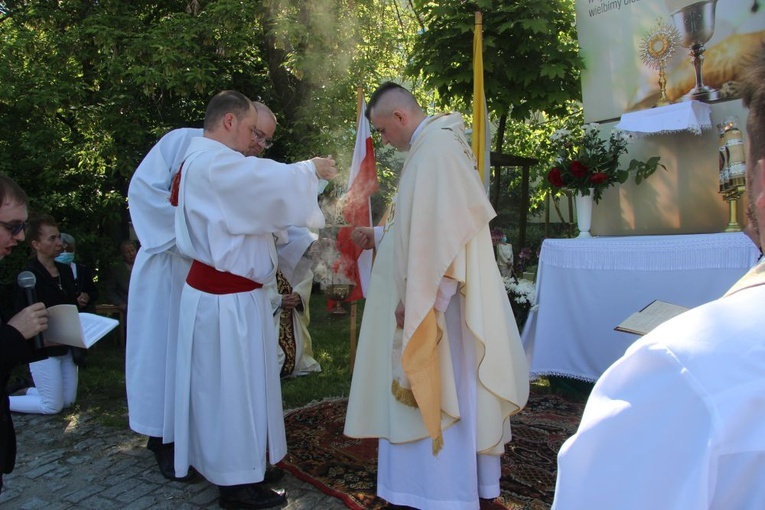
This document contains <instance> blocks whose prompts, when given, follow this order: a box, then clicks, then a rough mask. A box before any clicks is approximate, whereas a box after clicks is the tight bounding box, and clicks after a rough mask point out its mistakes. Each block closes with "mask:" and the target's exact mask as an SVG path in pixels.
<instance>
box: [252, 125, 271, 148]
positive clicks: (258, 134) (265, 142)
mask: <svg viewBox="0 0 765 510" xmlns="http://www.w3.org/2000/svg"><path fill="white" fill-rule="evenodd" d="M253 134H254V135H255V138H257V139H258V140H259V141H260V144H261V145H262V146H263V148H264V149H270V148H271V146H272V145H273V144H274V140H273V139H272V138H266V134H265V133H264V132H263V131H261V130H260V129H256V130H255V131H254V132H253Z"/></svg>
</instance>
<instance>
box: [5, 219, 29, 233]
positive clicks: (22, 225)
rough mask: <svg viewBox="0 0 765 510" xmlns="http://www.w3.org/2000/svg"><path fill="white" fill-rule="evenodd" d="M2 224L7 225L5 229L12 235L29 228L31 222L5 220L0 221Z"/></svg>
mask: <svg viewBox="0 0 765 510" xmlns="http://www.w3.org/2000/svg"><path fill="white" fill-rule="evenodd" d="M0 225H2V226H3V227H5V229H6V230H7V231H8V232H10V233H11V235H12V236H17V235H19V234H20V233H21V232H22V231H23V230H26V229H27V226H28V225H29V223H27V222H26V221H21V222H13V223H7V222H5V221H0Z"/></svg>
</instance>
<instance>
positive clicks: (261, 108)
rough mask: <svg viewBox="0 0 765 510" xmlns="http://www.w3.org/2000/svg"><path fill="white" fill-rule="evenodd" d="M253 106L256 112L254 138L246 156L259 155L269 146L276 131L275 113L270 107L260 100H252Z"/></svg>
mask: <svg viewBox="0 0 765 510" xmlns="http://www.w3.org/2000/svg"><path fill="white" fill-rule="evenodd" d="M252 104H253V106H255V110H257V112H258V122H257V124H256V125H255V136H256V138H255V139H254V140H253V142H252V143H251V144H250V146H249V148H248V149H247V154H246V155H247V156H260V155H261V154H263V151H265V150H266V149H268V148H269V147H270V146H271V143H272V140H273V138H274V133H276V125H277V121H276V115H274V112H272V111H271V108H269V107H268V106H266V105H265V104H263V103H261V102H260V101H253V102H252Z"/></svg>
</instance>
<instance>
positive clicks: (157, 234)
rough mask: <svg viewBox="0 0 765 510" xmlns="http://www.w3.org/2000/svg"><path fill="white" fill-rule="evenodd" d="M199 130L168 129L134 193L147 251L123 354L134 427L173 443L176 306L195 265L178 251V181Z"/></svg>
mask: <svg viewBox="0 0 765 510" xmlns="http://www.w3.org/2000/svg"><path fill="white" fill-rule="evenodd" d="M197 136H202V130H201V129H192V128H181V129H175V130H173V131H170V132H169V133H167V134H166V135H165V136H163V137H162V138H161V139H160V140H159V142H157V144H156V145H155V146H154V147H152V149H151V150H150V151H149V153H148V154H147V155H146V157H145V158H144V159H143V161H141V164H140V165H138V168H137V169H136V171H135V173H134V174H133V177H132V179H130V186H129V188H128V204H129V206H130V207H129V209H130V220H131V221H132V223H133V228H134V229H135V232H136V235H137V236H138V241H139V242H140V243H141V247H140V249H139V250H138V254H137V255H136V258H135V263H134V264H133V271H132V272H131V274H130V290H129V293H130V294H129V296H130V297H129V299H128V313H127V321H128V324H127V346H126V353H125V386H126V389H127V398H128V412H129V416H130V428H131V429H133V430H134V431H136V432H138V433H139V434H145V435H147V436H154V437H165V438H168V439H169V438H171V437H172V435H173V414H174V401H173V398H174V394H175V347H176V339H177V338H178V305H179V303H180V300H181V289H182V288H183V282H184V280H185V279H186V274H187V273H188V272H189V266H190V265H191V261H190V260H188V259H187V258H185V257H182V256H181V255H180V254H179V253H178V251H177V250H176V247H175V207H173V206H172V205H171V204H170V202H169V200H168V199H169V198H170V186H171V183H172V180H173V177H174V176H175V174H176V173H178V169H179V168H180V166H181V163H182V162H183V158H184V156H185V155H186V149H187V148H188V146H189V143H190V142H191V139H192V138H194V137H197Z"/></svg>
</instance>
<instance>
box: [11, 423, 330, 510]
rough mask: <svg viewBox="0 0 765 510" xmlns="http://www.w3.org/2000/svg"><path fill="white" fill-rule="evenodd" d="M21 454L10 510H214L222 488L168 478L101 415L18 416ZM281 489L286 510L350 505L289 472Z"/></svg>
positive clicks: (135, 441) (135, 439) (134, 438)
mask: <svg viewBox="0 0 765 510" xmlns="http://www.w3.org/2000/svg"><path fill="white" fill-rule="evenodd" d="M13 421H14V423H15V425H16V434H17V438H18V442H19V453H18V456H17V460H16V468H15V469H14V471H13V473H11V474H10V475H5V476H4V477H3V483H4V488H3V492H2V494H0V508H2V510H16V509H20V510H35V509H45V510H64V509H80V508H82V509H94V510H96V509H97V510H101V509H110V508H120V509H125V510H143V509H155V508H156V509H187V510H191V509H207V508H210V509H213V508H219V507H218V501H217V498H218V490H217V488H216V487H215V486H213V485H211V484H209V483H208V482H206V481H204V480H202V481H199V482H197V483H194V484H189V483H182V482H170V481H168V480H165V479H164V478H163V477H162V475H161V474H160V473H159V471H158V470H157V468H156V464H155V462H154V455H153V454H152V453H151V452H150V451H148V450H147V449H146V448H145V444H146V438H145V437H143V436H140V435H137V434H135V433H133V432H131V431H130V430H127V429H123V428H117V427H108V426H104V425H101V424H99V423H98V422H97V420H96V419H95V417H94V416H89V415H88V414H86V413H83V412H80V413H77V414H72V415H56V416H41V415H31V414H30V415H22V414H14V416H13ZM275 486H276V487H280V488H285V489H287V497H288V503H287V505H285V506H282V507H280V508H282V509H285V510H309V509H310V510H340V509H344V508H345V505H343V503H342V502H341V501H340V500H339V499H337V498H333V497H330V496H327V495H326V494H324V493H322V492H320V491H319V490H318V489H316V488H315V487H314V486H313V485H311V484H308V483H305V482H302V481H300V480H298V479H296V478H295V477H293V476H292V475H290V474H289V473H286V474H285V477H284V478H283V479H282V480H281V481H280V482H279V483H278V484H275Z"/></svg>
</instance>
